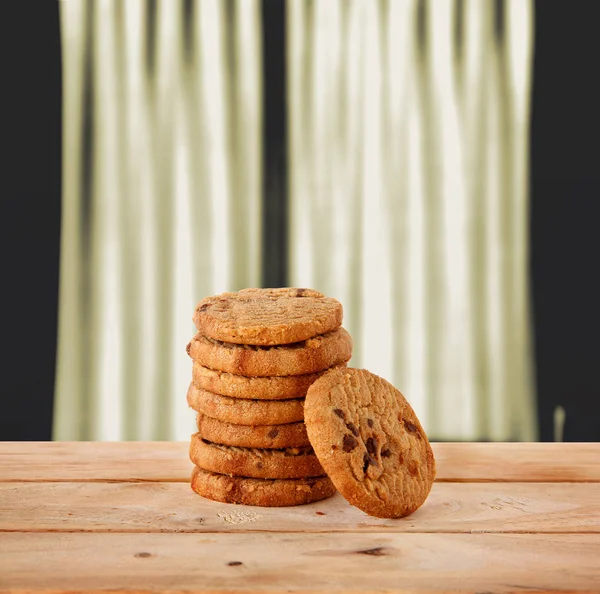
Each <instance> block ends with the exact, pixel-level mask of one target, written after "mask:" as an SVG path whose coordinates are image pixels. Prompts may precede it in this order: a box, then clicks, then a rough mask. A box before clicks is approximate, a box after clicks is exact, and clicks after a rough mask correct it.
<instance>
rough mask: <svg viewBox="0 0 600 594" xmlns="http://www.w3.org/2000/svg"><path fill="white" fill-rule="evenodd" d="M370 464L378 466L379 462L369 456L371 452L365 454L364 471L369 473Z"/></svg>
mask: <svg viewBox="0 0 600 594" xmlns="http://www.w3.org/2000/svg"><path fill="white" fill-rule="evenodd" d="M369 464H372V465H373V466H377V462H376V461H375V460H374V459H373V458H371V456H369V454H365V455H364V457H363V472H364V473H365V474H367V468H369Z"/></svg>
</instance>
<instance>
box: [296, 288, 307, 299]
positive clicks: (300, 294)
mask: <svg viewBox="0 0 600 594" xmlns="http://www.w3.org/2000/svg"><path fill="white" fill-rule="evenodd" d="M305 293H306V289H296V297H304V294H305Z"/></svg>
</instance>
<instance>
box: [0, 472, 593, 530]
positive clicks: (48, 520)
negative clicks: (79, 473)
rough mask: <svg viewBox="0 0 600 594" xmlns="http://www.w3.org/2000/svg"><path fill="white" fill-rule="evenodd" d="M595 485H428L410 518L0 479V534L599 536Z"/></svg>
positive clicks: (173, 491) (160, 488) (175, 487)
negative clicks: (424, 498)
mask: <svg viewBox="0 0 600 594" xmlns="http://www.w3.org/2000/svg"><path fill="white" fill-rule="evenodd" d="M598 510H600V484H598V483H589V484H586V483H566V484H559V483H549V484H536V483H507V484H503V483H468V484H467V483H436V484H435V485H434V487H433V490H432V492H431V494H430V496H429V498H428V499H427V501H426V502H425V504H424V505H423V507H421V508H420V509H419V510H418V511H417V512H416V513H414V514H413V515H411V516H409V517H407V518H402V519H399V520H385V519H377V518H371V517H369V516H367V515H366V514H364V513H363V512H361V511H360V510H358V509H356V508H354V507H352V506H351V505H349V504H348V503H347V502H346V501H345V500H344V499H343V498H342V497H341V496H340V495H336V496H335V497H333V498H331V499H329V500H326V501H322V502H318V503H315V504H312V505H305V506H299V507H289V508H282V509H276V508H255V507H243V506H231V505H227V504H223V503H217V502H213V501H209V500H207V499H203V498H202V497H198V496H197V495H195V494H194V493H193V492H192V491H191V489H190V488H189V486H188V485H187V484H182V483H4V484H0V531H57V532H65V531H66V532H74V531H85V532H198V533H202V532H246V531H250V532H261V531H265V532H335V531H342V532H353V531H358V532H363V531H364V532H369V531H371V532H372V531H381V530H385V531H386V532H388V531H389V532H456V533H483V532H491V533H494V532H498V533H501V532H506V533H509V532H520V533H529V532H538V533H600V513H599V512H598Z"/></svg>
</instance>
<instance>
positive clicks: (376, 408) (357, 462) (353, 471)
mask: <svg viewBox="0 0 600 594" xmlns="http://www.w3.org/2000/svg"><path fill="white" fill-rule="evenodd" d="M304 420H305V423H306V428H307V432H308V436H309V438H310V442H311V444H312V446H313V448H314V450H315V453H316V454H317V457H318V458H319V461H320V462H321V465H322V466H323V468H324V469H325V471H326V472H327V474H328V475H329V477H330V478H331V480H332V481H333V483H334V484H335V486H336V487H337V489H338V491H340V493H341V494H342V495H343V496H344V497H345V498H346V499H347V500H348V501H349V502H350V503H351V504H352V505H355V506H356V507H358V508H360V509H362V510H363V511H364V512H366V513H368V514H370V515H372V516H377V517H380V518H399V517H402V516H406V515H408V514H410V513H412V512H414V511H415V510H416V509H417V508H418V507H419V506H421V505H422V504H423V502H424V501H425V499H426V498H427V496H428V494H429V491H430V490H431V486H432V484H433V480H434V477H435V461H434V458H433V452H432V450H431V446H430V444H429V441H428V439H427V436H426V435H425V431H423V427H421V424H420V423H419V420H418V419H417V417H416V415H415V413H414V411H413V409H412V408H411V406H410V404H409V403H408V402H407V401H406V399H405V398H404V396H403V395H402V394H401V393H400V391H399V390H397V389H396V388H394V386H392V385H391V384H390V383H389V382H387V381H385V380H384V379H382V378H380V377H378V376H376V375H374V374H372V373H370V372H368V371H366V370H364V369H350V368H348V369H339V370H335V371H330V372H329V373H326V374H325V375H323V376H322V377H321V378H319V379H318V380H317V381H316V382H315V383H314V384H313V385H312V386H311V387H310V388H309V389H308V393H307V395H306V401H305V404H304Z"/></svg>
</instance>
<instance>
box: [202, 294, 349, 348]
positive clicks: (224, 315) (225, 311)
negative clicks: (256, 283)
mask: <svg viewBox="0 0 600 594" xmlns="http://www.w3.org/2000/svg"><path fill="white" fill-rule="evenodd" d="M342 316H343V311H342V305H341V303H340V302H339V301H336V300H335V299H333V298H331V297H326V296H325V295H323V294H322V293H319V292H318V291H313V290H312V289H294V288H281V289H243V290H242V291H238V292H237V293H222V294H220V295H214V296H212V297H207V298H206V299H203V300H202V301H200V303H199V304H198V305H197V306H196V310H195V312H194V323H195V324H196V327H197V328H198V330H199V331H200V333H201V334H203V335H204V336H208V337H210V338H213V339H215V340H221V341H223V342H231V343H235V344H258V345H276V344H290V343H293V342H299V341H302V340H306V339H307V338H311V337H312V336H316V335H318V334H325V333H326V332H330V331H332V330H335V329H336V328H339V326H340V325H341V323H342Z"/></svg>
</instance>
